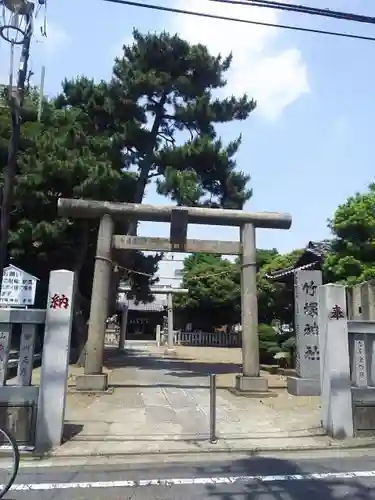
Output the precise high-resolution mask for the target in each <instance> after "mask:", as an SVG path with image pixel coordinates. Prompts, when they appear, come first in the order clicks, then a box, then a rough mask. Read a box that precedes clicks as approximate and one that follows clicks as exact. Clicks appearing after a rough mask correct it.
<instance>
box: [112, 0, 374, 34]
mask: <svg viewBox="0 0 375 500" xmlns="http://www.w3.org/2000/svg"><path fill="white" fill-rule="evenodd" d="M104 1H105V2H111V3H116V4H121V5H128V6H130V7H141V8H144V9H151V10H158V11H161V12H171V13H174V14H185V15H189V16H196V17H204V18H208V19H217V20H221V21H231V22H237V23H242V24H252V25H256V26H264V27H268V28H281V29H287V30H291V31H301V32H305V33H315V34H319V35H329V36H338V37H342V38H350V39H354V40H365V41H370V42H375V38H374V37H370V36H363V35H356V34H354V33H344V32H341V31H328V30H320V29H314V28H302V27H301V26H294V25H290V24H280V23H267V22H262V21H250V20H248V19H241V18H237V17H227V16H220V15H218V14H207V13H203V12H197V11H193V10H186V9H175V8H173V7H164V6H162V5H153V4H148V3H140V2H132V1H131V0H104ZM228 3H229V2H228Z"/></svg>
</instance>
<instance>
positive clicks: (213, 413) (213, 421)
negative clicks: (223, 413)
mask: <svg viewBox="0 0 375 500" xmlns="http://www.w3.org/2000/svg"><path fill="white" fill-rule="evenodd" d="M210 443H212V444H216V443H217V437H216V375H215V374H211V375H210Z"/></svg>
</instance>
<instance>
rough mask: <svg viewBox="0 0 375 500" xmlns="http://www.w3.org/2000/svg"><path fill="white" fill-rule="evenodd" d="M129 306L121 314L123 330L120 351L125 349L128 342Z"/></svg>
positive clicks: (121, 330)
mask: <svg viewBox="0 0 375 500" xmlns="http://www.w3.org/2000/svg"><path fill="white" fill-rule="evenodd" d="M128 310H129V308H128V306H127V305H126V306H125V307H124V309H123V311H122V312H121V315H122V318H121V328H120V338H119V349H120V350H121V349H125V342H126V332H127V328H128Z"/></svg>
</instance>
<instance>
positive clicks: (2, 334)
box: [0, 309, 13, 386]
mask: <svg viewBox="0 0 375 500" xmlns="http://www.w3.org/2000/svg"><path fill="white" fill-rule="evenodd" d="M8 310H9V309H8ZM12 330H13V325H12V323H0V386H4V385H5V384H6V381H7V375H8V360H9V353H10V346H11V342H12Z"/></svg>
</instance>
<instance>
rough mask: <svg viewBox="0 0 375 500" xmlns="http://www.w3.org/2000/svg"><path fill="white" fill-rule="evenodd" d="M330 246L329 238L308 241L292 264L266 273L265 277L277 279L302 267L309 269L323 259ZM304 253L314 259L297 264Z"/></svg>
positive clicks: (301, 260) (302, 258) (301, 259)
mask: <svg viewBox="0 0 375 500" xmlns="http://www.w3.org/2000/svg"><path fill="white" fill-rule="evenodd" d="M331 248H332V247H331V242H330V241H329V240H323V241H309V243H308V245H307V246H306V248H305V251H304V252H303V254H302V255H301V257H300V258H299V259H298V261H297V262H296V263H295V265H294V266H290V267H284V268H283V269H278V270H277V271H273V272H272V273H270V274H267V275H266V277H267V278H270V279H278V278H281V277H284V276H288V275H291V274H293V273H295V272H296V271H300V270H302V269H311V268H313V267H315V266H316V265H317V264H320V263H321V262H322V260H324V259H325V257H326V256H327V255H328V253H329V252H330V251H331ZM306 254H312V255H313V256H314V257H315V259H314V261H313V262H308V263H307V264H301V265H299V263H300V262H303V260H304V256H306Z"/></svg>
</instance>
